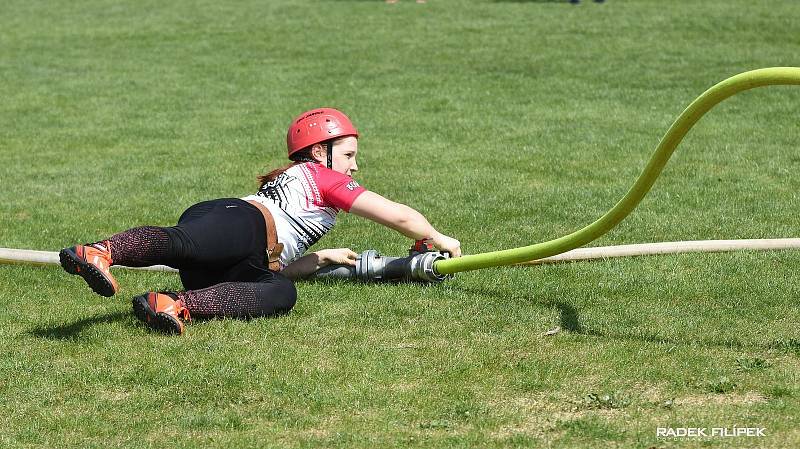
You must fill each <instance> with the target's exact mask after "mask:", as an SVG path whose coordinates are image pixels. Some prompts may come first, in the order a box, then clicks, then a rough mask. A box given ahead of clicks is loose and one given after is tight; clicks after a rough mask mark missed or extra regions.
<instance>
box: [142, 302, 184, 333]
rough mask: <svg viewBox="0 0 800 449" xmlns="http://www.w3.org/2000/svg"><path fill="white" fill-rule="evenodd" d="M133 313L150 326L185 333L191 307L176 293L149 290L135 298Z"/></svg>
mask: <svg viewBox="0 0 800 449" xmlns="http://www.w3.org/2000/svg"><path fill="white" fill-rule="evenodd" d="M133 314H134V315H136V318H139V319H140V320H141V321H142V322H143V323H144V324H146V325H147V326H148V327H150V328H152V329H155V330H157V331H159V332H163V333H165V334H178V335H180V334H183V322H184V321H190V320H191V319H192V317H191V316H189V309H187V308H186V307H184V305H183V301H181V300H179V299H177V298H176V297H175V295H174V294H171V293H164V292H159V293H156V292H147V293H144V294H142V295H139V296H136V297H134V298H133Z"/></svg>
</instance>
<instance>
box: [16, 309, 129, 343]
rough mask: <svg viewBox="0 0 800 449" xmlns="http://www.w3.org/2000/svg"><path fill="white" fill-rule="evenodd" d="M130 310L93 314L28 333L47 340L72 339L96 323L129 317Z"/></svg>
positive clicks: (111, 321)
mask: <svg viewBox="0 0 800 449" xmlns="http://www.w3.org/2000/svg"><path fill="white" fill-rule="evenodd" d="M130 316H131V314H130V312H111V313H105V314H103V315H95V316H93V317H89V318H84V319H82V320H79V321H76V322H74V323H69V324H62V325H60V326H55V327H51V326H42V327H39V328H36V329H34V330H32V331H30V334H31V335H33V336H34V337H38V338H47V339H49V340H74V339H76V338H78V337H80V334H81V332H83V331H84V330H85V329H86V328H88V327H92V326H95V325H98V324H104V323H113V322H115V321H122V320H128V319H130Z"/></svg>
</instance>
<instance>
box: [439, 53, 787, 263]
mask: <svg viewBox="0 0 800 449" xmlns="http://www.w3.org/2000/svg"><path fill="white" fill-rule="evenodd" d="M789 84H800V68H798V67H773V68H766V69H759V70H753V71H750V72H744V73H741V74H739V75H736V76H732V77H730V78H728V79H726V80H725V81H722V82H720V83H718V84H716V85H715V86H713V87H711V88H710V89H708V90H707V91H705V92H704V93H703V94H702V95H700V96H699V97H697V99H696V100H694V101H693V102H692V104H690V105H689V107H687V108H686V109H685V110H684V111H683V113H681V115H680V116H678V119H677V120H675V122H674V123H673V124H672V126H671V127H670V128H669V130H668V131H667V133H666V134H665V135H664V137H663V138H662V139H661V142H660V143H659V144H658V147H657V148H656V151H655V153H654V154H653V156H652V157H651V158H650V161H649V162H648V163H647V166H646V167H645V168H644V171H642V174H641V175H639V178H638V179H637V180H636V182H635V183H634V184H633V187H631V189H630V190H629V191H628V193H626V194H625V196H624V197H623V198H622V199H621V200H620V201H619V202H618V203H617V204H616V205H615V206H614V207H613V208H611V210H609V211H608V212H606V214H605V215H603V216H602V217H600V218H599V219H597V221H595V222H594V223H591V224H589V225H588V226H586V227H584V228H582V229H579V230H577V231H575V232H573V233H571V234H568V235H565V236H563V237H559V238H557V239H554V240H549V241H546V242H542V243H537V244H534V245H530V246H523V247H520V248H514V249H506V250H502V251H492V252H488V253H483V254H475V255H468V256H463V257H459V258H455V259H444V260H437V261H436V262H434V264H433V269H434V271H435V272H436V273H437V274H439V275H448V274H453V273H458V272H460V271H470V270H478V269H480V268H489V267H499V266H504V265H512V264H517V263H521V262H529V261H532V260H536V259H542V258H545V257H550V256H554V255H556V254H561V253H563V252H566V251H569V250H571V249H574V248H578V247H580V246H583V245H585V244H587V243H589V242H591V241H593V240H595V239H597V238H599V237H600V236H602V235H603V234H605V233H606V232H608V231H610V230H611V229H612V228H613V227H614V226H616V225H618V224H619V223H620V222H621V221H622V220H624V219H625V217H627V216H628V214H630V213H631V212H632V211H633V209H635V208H636V206H637V205H638V204H639V202H640V201H641V200H642V198H644V196H645V195H646V194H647V192H649V191H650V188H651V187H653V184H654V183H655V182H656V179H657V178H658V176H659V175H660V174H661V171H662V170H663V168H664V165H666V163H667V161H668V160H669V158H670V157H671V156H672V153H673V152H674V151H675V148H676V147H677V146H678V144H679V143H680V142H681V140H682V139H683V137H684V136H685V135H686V133H688V132H689V130H690V129H691V128H692V126H694V124H695V123H697V121H698V120H700V117H702V116H703V115H704V114H705V113H706V112H708V111H709V110H710V109H711V108H713V107H714V106H716V105H717V104H718V103H720V102H721V101H722V100H724V99H726V98H728V97H730V96H733V95H735V94H737V93H739V92H741V91H744V90H749V89H753V88H756V87H762V86H774V85H789Z"/></svg>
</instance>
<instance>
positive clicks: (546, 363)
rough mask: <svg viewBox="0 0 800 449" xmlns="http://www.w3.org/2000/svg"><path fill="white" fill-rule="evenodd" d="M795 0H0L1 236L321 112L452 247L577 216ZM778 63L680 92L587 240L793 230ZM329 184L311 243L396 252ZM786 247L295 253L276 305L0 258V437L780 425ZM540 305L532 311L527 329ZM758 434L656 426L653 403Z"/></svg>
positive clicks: (424, 438) (790, 157) (49, 223)
mask: <svg viewBox="0 0 800 449" xmlns="http://www.w3.org/2000/svg"><path fill="white" fill-rule="evenodd" d="M798 16H800V10H799V9H798V5H797V2H796V1H795V0H775V1H770V2H754V1H745V0H724V1H723V0H709V1H703V2H695V1H689V0H684V1H673V2H664V1H661V0H641V1H622V0H609V1H608V2H607V3H605V4H595V3H593V2H590V1H587V0H585V1H584V2H583V3H582V4H580V5H578V6H573V5H569V4H568V3H562V2H549V1H548V2H545V1H542V2H538V1H521V0H518V1H489V0H485V1H478V0H472V1H468V0H429V1H428V3H427V4H424V5H418V4H416V3H414V2H413V1H410V0H406V1H404V2H400V3H399V4H397V5H387V4H385V3H384V2H383V1H380V0H374V1H366V0H363V1H356V0H352V1H334V0H327V1H324V0H317V1H306V0H273V1H269V2H257V1H242V2H236V4H233V2H230V4H229V3H228V2H212V1H195V2H183V1H176V2H155V1H140V2H117V1H86V2H72V3H70V2H54V1H51V2H45V1H19V0H6V1H4V2H3V4H2V5H1V6H0V99H1V100H2V101H0V186H2V189H0V247H11V248H26V249H40V250H51V251H55V250H58V249H60V248H62V247H64V246H69V245H72V244H74V243H76V242H85V241H94V240H95V239H97V238H101V237H105V236H108V235H109V234H112V233H114V232H117V231H121V230H124V229H127V228H130V227H133V226H137V225H144V224H154V225H171V224H174V222H175V221H176V219H177V217H178V215H179V214H180V213H181V211H183V210H184V209H185V208H186V207H188V206H189V205H191V204H193V203H194V202H197V201H200V200H205V199H211V198H218V197H228V196H237V197H238V196H244V195H246V194H248V193H251V192H253V191H254V190H255V188H256V187H257V185H256V181H255V176H256V175H258V174H259V173H263V172H264V171H265V170H266V169H268V168H272V167H275V166H277V165H279V164H283V163H284V158H285V143H284V142H285V141H284V132H285V129H286V126H287V125H288V123H289V121H290V120H291V118H292V117H293V116H294V115H296V114H297V113H299V112H301V111H302V110H305V109H308V108H311V107H316V106H323V105H324V106H334V107H338V108H340V109H342V110H344V111H346V112H347V113H348V114H349V115H350V116H351V117H352V118H353V120H354V121H355V122H356V124H357V125H358V127H359V129H360V131H361V132H362V135H363V136H362V139H361V140H360V156H359V157H360V159H361V160H360V161H359V162H360V163H359V165H360V168H361V171H360V172H359V173H358V175H357V176H356V178H357V179H358V180H359V181H361V182H362V183H363V184H364V185H365V186H366V187H367V188H369V189H371V190H374V191H376V192H378V193H381V194H383V195H385V196H387V197H389V198H392V199H394V200H396V201H400V202H404V203H406V204H409V205H411V206H413V207H415V208H417V209H418V210H420V211H421V212H423V213H424V214H425V215H426V216H428V217H429V218H430V220H431V221H432V222H433V223H434V225H436V226H437V227H438V228H439V229H441V230H442V231H443V232H446V233H449V234H451V235H454V236H456V237H457V238H459V239H460V240H461V242H462V248H463V250H464V251H465V252H466V253H469V254H476V253H480V252H484V251H490V250H495V249H505V248H512V247H517V246H520V245H526V244H531V243H535V242H540V241H544V240H549V239H551V238H555V237H559V236H561V235H564V234H566V233H569V232H571V231H573V230H575V229H578V228H579V227H582V226H584V225H585V224H587V223H589V222H591V221H593V220H595V219H596V218H597V217H599V216H600V215H601V214H602V213H604V212H605V211H606V210H607V209H609V208H610V207H611V206H613V204H614V203H615V202H616V201H617V200H618V199H619V198H620V197H621V196H622V195H623V194H624V193H625V192H626V191H627V189H628V187H629V186H630V185H631V184H632V183H633V181H634V180H635V178H636V176H637V175H638V173H639V171H640V170H641V168H642V167H643V165H644V162H645V161H646V160H647V158H648V157H649V156H650V154H651V152H652V151H653V148H655V146H656V144H657V143H658V141H659V139H660V137H661V136H662V134H663V133H664V132H665V131H666V129H667V128H668V126H669V125H670V123H671V122H672V120H673V119H674V118H675V117H676V116H677V115H678V114H679V113H680V112H681V111H682V110H683V108H684V107H685V106H686V105H688V103H689V102H691V101H692V100H693V99H694V98H695V97H696V96H697V95H699V94H700V93H701V92H702V91H704V90H705V89H706V88H708V87H710V86H711V85H712V84H714V83H716V82H718V81H720V80H722V79H724V78H727V77H729V76H731V75H734V74H736V73H740V72H742V71H745V70H750V69H756V68H761V67H770V66H797V65H800V59H798V55H800V34H798V33H797V26H796V25H797V21H798ZM798 123H800V88H799V87H768V88H763V89H758V90H755V91H750V92H745V93H742V94H739V95H737V96H736V97H734V98H732V99H730V100H728V101H727V102H725V103H723V104H721V105H720V106H719V107H717V108H716V109H714V110H713V111H712V112H711V113H710V114H709V115H708V116H706V117H705V118H704V120H702V121H701V122H700V123H699V124H698V125H697V126H696V127H695V128H694V129H693V130H692V132H691V133H690V134H689V136H688V137H687V139H686V140H685V141H684V142H683V144H682V145H681V146H680V147H679V148H678V151H677V152H676V155H675V156H674V157H673V160H672V161H671V162H670V163H669V164H668V166H667V169H666V170H665V172H664V174H663V176H662V177H661V178H660V179H659V181H658V182H657V183H656V185H655V187H654V189H653V191H652V192H651V193H650V194H649V195H648V196H647V197H646V198H645V200H644V201H643V202H642V204H641V205H640V207H639V208H638V209H637V210H636V211H635V212H634V213H633V214H632V215H631V216H630V217H629V218H628V219H627V220H626V221H624V222H623V223H622V224H621V225H620V226H619V227H617V228H616V229H615V230H613V231H612V232H611V233H609V234H608V235H606V236H605V237H603V238H601V239H600V240H598V241H596V242H594V243H593V245H595V246H600V245H609V244H620V243H640V242H651V241H669V240H697V239H717V238H768V237H797V236H800V218H798V211H797V205H798V204H800V195H799V194H798V190H799V189H800V177H798V176H796V175H797V173H798V170H799V169H800V153H798V147H799V146H800V145H799V144H800V138H798V131H799V130H800V128H799V127H798ZM409 244H410V242H408V241H406V240H405V239H404V238H403V237H401V236H399V235H397V234H394V233H392V232H390V231H387V230H385V229H383V228H381V227H380V226H378V225H374V224H371V223H368V222H365V221H364V220H362V219H359V218H358V217H353V216H347V215H345V214H342V216H341V218H340V223H339V225H338V226H337V228H336V229H335V230H334V231H333V232H332V233H331V234H330V235H329V236H328V237H326V238H325V239H323V240H322V241H321V242H320V244H319V245H320V247H340V246H348V247H351V248H352V249H354V250H355V251H357V252H360V251H363V250H366V249H370V248H374V249H377V250H379V251H380V252H381V253H383V254H388V255H400V254H403V253H404V252H405V250H406V248H407V246H408V245H409ZM799 269H800V254H798V253H797V252H772V253H767V252H765V253H744V252H743V253H728V254H705V255H681V256H663V257H650V258H631V259H624V260H623V259H617V260H609V261H603V262H592V263H575V264H566V265H558V266H546V267H539V268H530V267H528V268H497V269H486V270H481V271H475V272H468V273H462V274H459V275H457V276H456V277H455V278H454V279H452V280H450V281H448V282H446V283H443V284H441V285H437V286H417V285H357V284H349V283H300V284H298V291H299V295H300V299H299V302H298V304H297V306H296V308H295V309H294V311H293V312H292V313H291V314H289V315H288V316H283V317H280V318H271V319H256V320H251V321H237V320H212V321H206V322H199V323H194V324H193V325H190V326H189V327H188V331H187V334H186V335H185V336H184V337H181V338H174V337H164V336H161V335H157V334H153V333H151V332H148V331H147V330H146V329H145V328H144V327H142V326H141V325H140V324H139V323H138V322H137V321H136V319H135V318H134V316H133V314H132V313H131V305H130V298H131V297H132V296H134V295H136V294H139V293H141V292H144V291H147V290H153V289H176V288H180V282H179V280H178V278H177V277H176V276H174V275H171V274H166V273H144V272H132V271H124V270H118V271H117V275H118V279H119V281H120V284H121V287H122V288H121V292H120V294H119V295H118V296H117V297H115V298H112V299H105V298H101V297H99V296H96V295H93V294H92V293H91V291H90V290H89V289H88V288H87V287H86V285H85V284H83V282H82V281H81V280H80V279H79V278H76V277H71V276H68V275H66V274H65V273H64V272H62V271H61V270H60V268H58V267H32V266H21V265H14V266H11V265H5V266H0V339H2V344H0V447H8V448H27V447H98V448H106V447H179V448H182V447H204V448H205V447H218V448H230V447H275V448H300V447H340V448H392V447H488V448H501V447H502V448H505V447H560V448H574V447H641V448H650V447H658V448H677V447H681V448H682V447H714V448H727V447H768V448H785V447H800V426H799V425H798V420H800V384H799V383H798V377H799V376H800V332H798V328H797V323H798V321H799V320H800V308H798V296H799V295H800V278H798V276H797V273H798V270H799ZM555 326H561V328H562V331H561V332H560V333H558V334H556V335H554V336H544V335H543V334H544V333H545V332H546V331H548V330H549V329H552V328H554V327H555ZM733 426H737V427H761V428H765V429H766V436H765V437H739V438H707V439H697V438H688V439H678V440H673V439H666V440H665V439H658V438H656V429H657V428H658V427H673V428H675V427H706V428H712V427H727V428H731V427H733Z"/></svg>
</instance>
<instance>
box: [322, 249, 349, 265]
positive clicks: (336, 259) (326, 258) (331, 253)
mask: <svg viewBox="0 0 800 449" xmlns="http://www.w3.org/2000/svg"><path fill="white" fill-rule="evenodd" d="M316 253H317V255H318V256H319V258H320V261H319V265H320V266H323V267H324V266H328V265H351V266H353V265H355V264H356V257H358V254H356V253H355V252H354V251H353V250H351V249H350V248H331V249H323V250H320V251H317V252H316Z"/></svg>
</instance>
